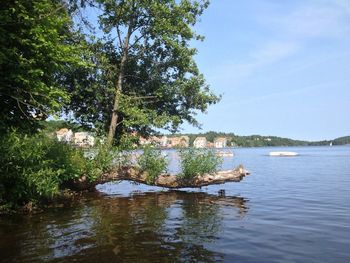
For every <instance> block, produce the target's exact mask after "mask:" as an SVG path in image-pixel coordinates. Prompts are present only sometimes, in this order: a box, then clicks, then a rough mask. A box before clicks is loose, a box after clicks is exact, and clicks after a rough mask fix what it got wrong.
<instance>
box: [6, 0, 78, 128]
mask: <svg viewBox="0 0 350 263" xmlns="http://www.w3.org/2000/svg"><path fill="white" fill-rule="evenodd" d="M72 26H73V23H72V20H71V18H70V15H69V13H68V10H67V6H66V5H65V4H64V3H63V1H60V0H6V1H2V3H1V5H0V35H1V38H0V101H1V112H0V129H1V130H2V131H3V132H6V131H8V130H9V129H11V128H16V129H19V130H21V131H27V132H28V131H35V130H36V129H35V128H36V126H37V125H36V124H38V123H39V122H38V120H42V119H45V118H46V117H47V116H49V115H52V114H54V113H56V112H59V111H60V110H61V107H62V105H63V104H64V103H66V102H68V100H69V95H68V94H67V92H66V90H65V89H64V88H63V86H62V85H61V82H62V80H63V79H64V75H65V73H66V71H67V70H68V69H70V68H71V67H80V66H83V64H82V63H81V58H80V57H81V50H82V49H80V44H78V43H76V42H75V38H76V37H75V33H73V28H72Z"/></svg>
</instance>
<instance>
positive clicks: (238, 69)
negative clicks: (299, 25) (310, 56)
mask: <svg viewBox="0 0 350 263" xmlns="http://www.w3.org/2000/svg"><path fill="white" fill-rule="evenodd" d="M298 49H299V46H298V45H297V44H296V43H293V42H270V43H267V44H265V45H264V46H263V47H261V48H260V49H258V50H254V51H252V52H251V53H250V54H249V55H248V56H247V58H246V62H226V63H225V64H223V65H222V66H220V67H219V68H217V69H216V70H215V72H213V73H212V76H211V77H210V76H209V78H208V79H209V80H221V81H226V80H231V81H238V80H240V79H244V78H247V77H250V76H251V75H253V74H255V73H256V72H257V71H259V70H260V69H262V68H265V67H266V66H268V65H271V64H273V63H276V62H278V61H280V60H283V59H285V58H287V57H289V56H292V55H293V54H295V53H296V52H297V51H298Z"/></svg>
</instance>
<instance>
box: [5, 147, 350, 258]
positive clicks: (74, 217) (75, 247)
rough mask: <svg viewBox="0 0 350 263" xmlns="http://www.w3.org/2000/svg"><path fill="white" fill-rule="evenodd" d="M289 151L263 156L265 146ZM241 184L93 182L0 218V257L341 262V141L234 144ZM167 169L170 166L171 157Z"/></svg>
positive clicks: (347, 252)
mask: <svg viewBox="0 0 350 263" xmlns="http://www.w3.org/2000/svg"><path fill="white" fill-rule="evenodd" d="M280 150H288V151H296V152H298V153H299V154H300V155H299V156H297V157H270V156H268V153H269V152H270V151H280ZM233 151H234V153H235V156H234V157H229V158H225V161H224V164H223V169H229V168H231V167H233V166H236V165H238V164H241V163H242V164H244V166H245V167H246V168H247V169H248V170H249V171H250V172H251V175H250V176H248V177H246V178H245V179H244V180H243V181H242V182H240V183H227V184H224V185H215V186H209V187H205V188H202V189H200V190H193V189H189V190H186V191H167V190H165V189H161V188H156V187H147V186H143V185H135V184H130V183H127V182H121V183H119V184H105V185H100V186H98V190H99V192H97V193H92V194H88V195H86V196H85V197H84V198H83V199H82V201H81V202H80V203H79V204H75V205H74V206H72V207H68V208H67V207H65V208H54V209H49V210H47V211H45V212H43V213H40V214H35V215H31V216H10V217H9V216H7V217H2V218H0V237H1V238H0V261H1V262H13V261H17V262H44V261H50V262H70V261H77V262H350V147H349V146H343V147H342V146H339V147H295V148H292V147H288V148H280V147H279V148H247V149H244V148H242V149H233ZM168 155H169V156H171V157H172V158H173V160H175V161H173V162H172V165H171V167H170V168H171V170H176V155H175V153H174V152H173V151H169V152H168Z"/></svg>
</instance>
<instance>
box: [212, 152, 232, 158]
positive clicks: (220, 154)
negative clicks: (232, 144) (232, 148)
mask: <svg viewBox="0 0 350 263" xmlns="http://www.w3.org/2000/svg"><path fill="white" fill-rule="evenodd" d="M215 154H216V155H217V156H220V157H232V156H234V153H233V152H229V151H217V152H215Z"/></svg>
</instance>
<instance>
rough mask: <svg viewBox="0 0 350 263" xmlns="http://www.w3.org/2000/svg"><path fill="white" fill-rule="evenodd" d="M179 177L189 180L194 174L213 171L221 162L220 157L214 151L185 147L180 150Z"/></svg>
mask: <svg viewBox="0 0 350 263" xmlns="http://www.w3.org/2000/svg"><path fill="white" fill-rule="evenodd" d="M180 159H181V169H182V173H180V174H179V177H180V178H181V179H186V180H189V179H191V178H193V177H194V176H196V175H202V174H206V173H214V172H216V171H217V169H218V166H219V165H220V164H221V163H222V161H223V160H222V158H221V157H219V156H216V154H215V152H214V151H210V150H199V149H186V150H181V151H180Z"/></svg>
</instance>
